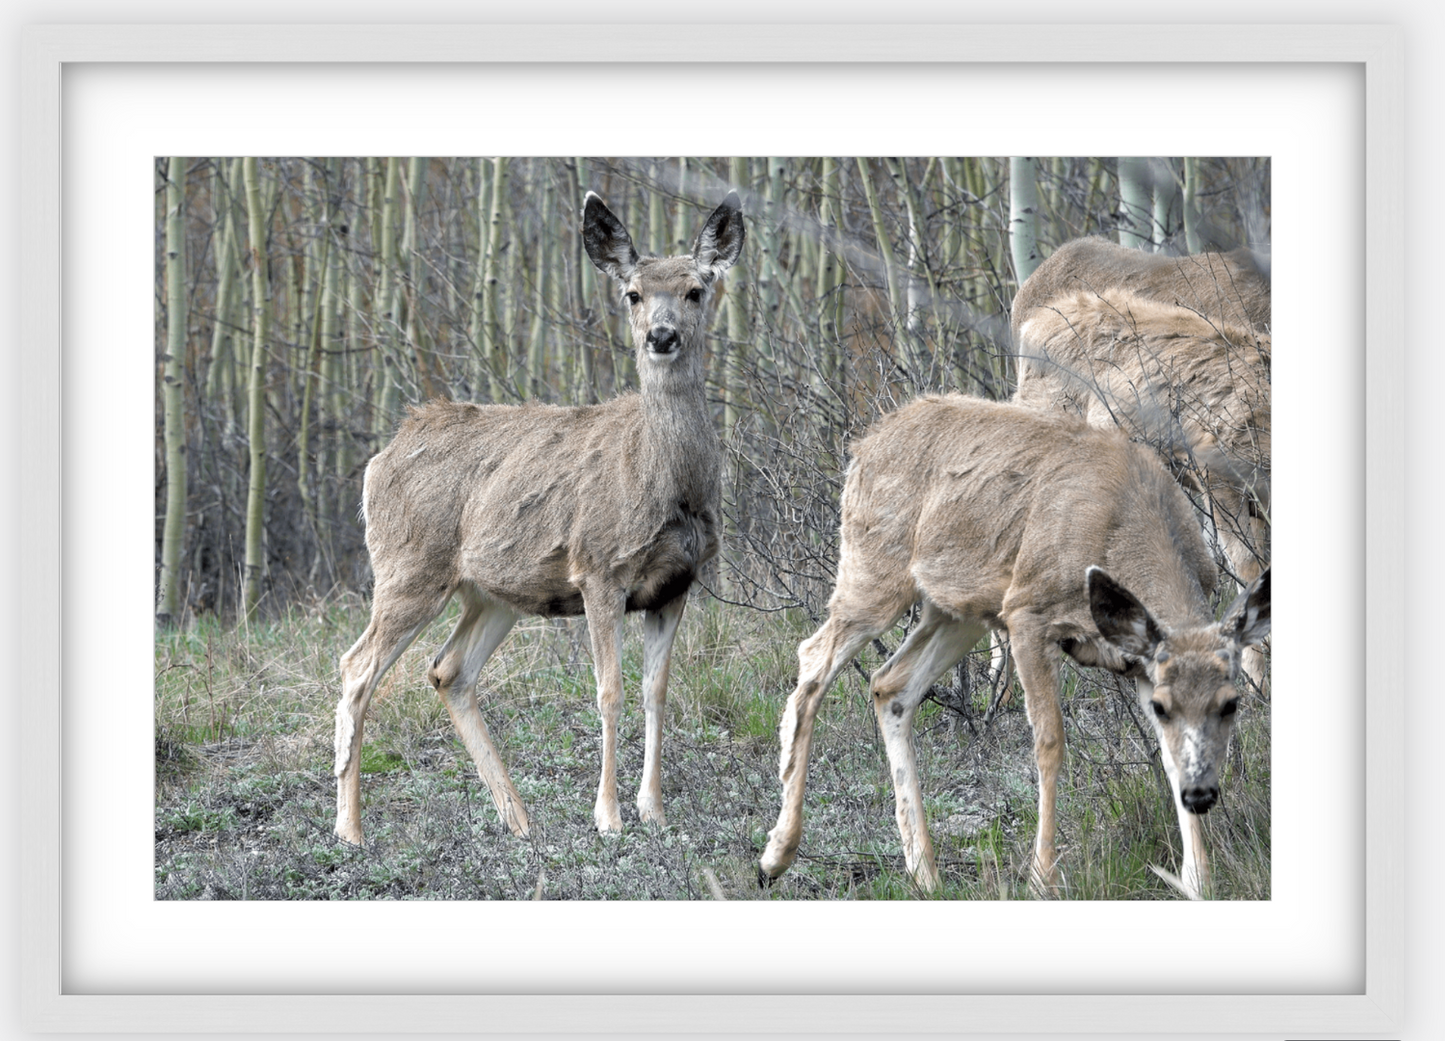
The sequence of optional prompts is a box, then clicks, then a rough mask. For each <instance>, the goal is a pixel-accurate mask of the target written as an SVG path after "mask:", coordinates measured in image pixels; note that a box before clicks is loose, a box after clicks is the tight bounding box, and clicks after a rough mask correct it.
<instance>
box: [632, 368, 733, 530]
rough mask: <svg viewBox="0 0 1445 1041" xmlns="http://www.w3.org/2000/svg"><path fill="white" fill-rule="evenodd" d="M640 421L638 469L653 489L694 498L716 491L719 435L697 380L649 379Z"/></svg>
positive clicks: (669, 494)
mask: <svg viewBox="0 0 1445 1041" xmlns="http://www.w3.org/2000/svg"><path fill="white" fill-rule="evenodd" d="M642 423H643V429H642V453H643V459H642V460H641V462H642V464H643V465H642V469H643V472H644V473H645V474H647V475H648V484H649V485H651V487H652V491H653V494H655V495H659V496H667V497H677V498H680V499H683V500H688V501H694V500H695V501H697V502H698V503H701V502H702V501H706V500H708V499H711V498H713V497H715V496H716V495H717V491H718V475H719V448H718V437H717V431H716V430H714V429H713V425H712V415H711V413H710V412H709V410H708V407H707V397H706V395H705V393H704V391H703V385H702V381H701V380H696V381H694V380H669V379H660V380H653V381H650V382H649V383H648V384H647V385H645V386H644V387H643V390H642Z"/></svg>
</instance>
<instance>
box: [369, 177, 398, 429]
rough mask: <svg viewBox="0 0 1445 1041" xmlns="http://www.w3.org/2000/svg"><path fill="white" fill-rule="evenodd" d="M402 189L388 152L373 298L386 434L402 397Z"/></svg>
mask: <svg viewBox="0 0 1445 1041" xmlns="http://www.w3.org/2000/svg"><path fill="white" fill-rule="evenodd" d="M400 191H401V159H400V158H399V157H397V156H389V157H388V158H387V160H386V187H385V188H384V189H383V191H382V199H381V227H380V229H379V230H380V232H381V239H380V245H379V247H378V250H377V261H378V263H379V264H380V266H381V271H380V275H379V278H378V282H377V290H376V299H374V300H373V301H372V311H373V313H374V314H375V316H376V317H375V319H374V322H375V326H376V335H377V341H378V347H379V348H380V351H379V354H380V362H381V368H380V371H379V372H378V374H377V384H378V385H377V398H376V427H375V429H373V431H372V433H374V434H384V433H386V431H387V430H389V429H390V428H391V426H392V424H393V423H394V422H395V419H396V411H397V407H398V403H399V402H400V400H401V386H400V384H399V382H398V381H399V380H400V379H401V372H400V368H399V366H398V364H397V357H396V355H397V341H398V339H400V337H399V336H398V331H399V330H398V326H397V319H398V316H397V305H398V302H399V300H400V293H399V292H398V291H397V277H396V262H397V258H396V198H397V194H398V193H399V192H400Z"/></svg>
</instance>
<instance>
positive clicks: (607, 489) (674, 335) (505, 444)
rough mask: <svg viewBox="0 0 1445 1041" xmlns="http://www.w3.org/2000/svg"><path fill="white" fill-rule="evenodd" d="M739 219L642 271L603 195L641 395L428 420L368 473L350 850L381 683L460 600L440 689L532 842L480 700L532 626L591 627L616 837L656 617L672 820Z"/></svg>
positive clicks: (347, 677) (340, 764) (344, 781)
mask: <svg viewBox="0 0 1445 1041" xmlns="http://www.w3.org/2000/svg"><path fill="white" fill-rule="evenodd" d="M745 234H746V233H745V231H744V228H743V221H742V210H741V203H740V202H739V200H738V196H737V194H736V193H729V194H728V196H727V198H726V199H724V200H723V202H722V204H721V205H720V206H718V208H717V209H716V210H714V211H713V213H712V215H711V216H710V217H708V219H707V221H706V223H705V224H704V225H703V227H702V230H701V231H700V232H699V233H698V236H697V240H696V242H695V243H694V244H693V250H692V254H691V255H690V256H676V257H639V256H638V254H637V251H636V249H635V248H634V247H633V244H632V239H631V238H630V237H629V236H628V234H627V231H626V229H625V228H624V227H623V226H622V224H621V222H620V221H618V219H617V218H616V217H615V216H613V214H612V212H611V211H610V210H608V209H607V207H606V206H605V205H603V203H602V200H601V199H600V198H598V197H597V196H596V195H595V194H593V193H591V192H589V193H588V194H587V200H586V203H585V206H584V210H583V221H582V238H583V242H584V244H585V246H586V249H587V255H588V256H589V257H590V258H591V259H592V262H593V263H594V264H595V265H596V266H597V267H598V268H599V269H600V270H602V271H603V272H605V273H606V274H608V275H610V276H611V277H612V278H613V279H615V280H616V281H617V282H618V283H619V284H620V286H621V289H622V301H623V304H624V306H625V307H626V309H627V312H628V314H629V316H630V320H631V324H632V339H633V343H634V345H635V347H636V350H637V371H638V375H639V377H640V380H641V384H642V391H641V393H640V394H635V393H634V394H624V395H622V396H620V397H618V398H615V399H614V400H612V401H608V402H604V403H603V404H600V405H590V406H583V407H580V408H562V407H557V406H551V405H536V404H532V405H521V406H512V405H471V404H455V403H452V402H447V401H434V402H432V403H430V404H427V405H424V406H422V407H420V408H416V409H413V410H412V411H411V414H410V416H409V417H408V418H407V420H406V421H405V422H404V423H402V425H401V428H400V429H399V430H398V431H397V434H396V437H395V438H394V439H393V440H392V442H391V444H390V445H388V446H387V447H386V448H385V449H383V450H382V451H381V452H380V453H378V454H377V455H376V457H375V458H373V459H372V460H371V462H370V463H369V464H368V465H367V468H366V476H365V481H364V486H363V515H364V518H365V521H366V545H367V549H368V550H369V551H370V554H371V564H372V570H373V571H374V573H375V578H376V585H375V593H374V598H373V603H372V610H371V623H370V624H369V625H368V626H367V628H366V631H365V632H364V633H363V634H362V636H361V639H360V640H358V641H357V642H356V645H355V646H354V647H352V648H351V649H350V650H349V651H347V652H346V654H345V655H343V656H342V658H341V688H342V689H341V700H340V702H339V704H338V705H337V707H336V778H337V786H336V834H337V835H339V836H340V837H341V838H342V839H345V840H346V841H348V842H354V843H360V842H361V841H362V829H361V774H360V766H361V764H360V755H361V734H362V724H363V720H364V718H365V715H366V708H367V705H368V703H369V702H370V701H371V696H372V692H373V691H374V690H375V689H376V685H377V682H378V681H379V680H380V679H381V676H382V674H383V673H385V672H386V670H387V669H388V668H389V667H390V666H391V665H392V663H393V662H395V661H396V659H397V658H398V657H399V656H400V655H401V653H402V651H404V650H405V649H406V647H407V645H408V644H410V643H411V641H412V640H413V639H415V638H416V636H417V634H418V633H419V632H421V630H422V628H423V627H425V626H426V625H427V623H429V622H430V621H431V620H432V619H433V618H435V617H436V616H437V615H438V614H440V613H441V611H442V609H443V608H444V607H445V606H446V604H447V602H448V601H449V600H450V599H451V598H452V596H454V595H455V596H458V597H460V598H461V602H462V614H461V619H460V620H459V621H458V622H457V626H456V628H455V629H454V630H453V631H452V634H451V636H450V637H449V638H448V639H447V641H446V644H445V645H444V646H443V647H442V649H441V650H440V651H439V652H438V653H437V655H436V657H435V658H434V659H433V660H432V663H431V667H430V669H429V670H428V672H427V677H428V679H429V680H430V681H431V683H432V685H433V686H434V687H436V689H437V693H438V694H440V695H441V698H442V700H443V701H444V702H445V703H446V706H447V710H448V711H449V712H450V713H451V717H452V722H453V723H454V724H455V726H456V728H457V732H458V734H459V735H460V736H461V739H462V742H463V743H464V744H465V745H466V748H467V751H468V752H469V753H470V754H471V757H472V759H473V760H474V761H475V762H476V765H477V771H478V773H479V774H480V775H481V778H482V780H483V781H484V782H486V785H487V788H488V789H489V790H490V792H491V795H492V800H493V801H494V802H495V803H496V806H497V812H498V814H499V815H500V816H501V819H502V822H503V823H504V824H505V825H506V826H507V827H508V828H510V829H511V830H512V832H513V833H514V834H517V835H526V834H527V813H526V810H525V809H524V808H523V806H522V800H521V799H520V798H519V797H518V795H517V792H516V789H514V788H513V787H512V783H511V781H510V780H509V779H508V777H507V771H506V768H505V767H504V766H503V765H502V761H501V759H500V758H499V757H498V755H497V751H496V749H495V748H494V747H493V745H492V741H491V738H490V736H489V735H488V733H487V727H486V724H485V723H484V722H483V721H482V717H481V714H480V713H479V712H478V710H477V699H476V695H475V687H476V683H477V678H478V676H479V675H480V673H481V670H482V665H483V663H484V662H486V660H487V657H488V656H489V655H490V654H491V653H492V651H493V650H494V649H495V648H496V647H497V645H498V644H499V643H501V642H502V638H503V637H505V636H506V634H507V632H508V631H509V630H510V629H511V628H512V624H513V623H514V622H515V621H516V620H517V618H518V616H520V615H523V614H533V615H542V616H544V617H549V618H553V617H558V616H571V615H579V614H585V615H586V616H587V627H588V630H589V632H590V635H591V638H592V658H593V668H594V670H595V672H596V676H597V703H598V708H599V711H600V714H601V717H602V777H601V780H600V781H599V783H598V786H597V802H596V806H595V809H594V810H593V819H594V821H595V822H596V825H597V828H598V830H599V831H603V832H609V831H617V830H619V829H620V828H621V827H622V817H621V815H620V814H619V812H618V808H617V720H618V716H619V714H620V712H621V708H622V671H621V657H622V619H623V615H624V613H626V612H629V611H642V612H644V614H645V616H646V617H645V620H644V623H643V640H644V644H643V675H642V701H643V707H644V711H645V715H646V746H645V747H646V751H645V753H644V758H643V767H642V784H641V787H640V789H639V791H638V795H637V809H638V812H639V813H640V815H641V817H642V819H643V820H644V821H656V822H657V823H659V824H660V823H662V822H663V807H662V783H661V767H660V752H661V745H662V712H663V703H664V698H665V696H666V691H667V673H668V662H669V658H670V655H671V651H672V641H673V636H674V634H675V633H676V632H677V624H678V621H679V619H680V618H681V617H682V611H683V607H684V606H685V604H686V602H687V594H688V589H689V588H690V587H691V586H692V582H693V579H694V577H695V576H696V575H697V573H698V570H699V569H700V568H701V567H702V565H703V564H704V563H706V562H707V561H708V560H710V559H711V558H712V557H713V556H714V555H715V554H716V553H717V548H718V536H717V531H718V513H719V508H718V502H719V494H720V493H719V488H720V448H719V442H718V436H717V433H716V431H715V430H714V429H713V425H712V419H711V416H710V414H709V410H708V403H707V398H706V396H705V395H704V392H703V368H704V367H703V341H704V337H705V334H706V329H707V320H708V316H709V313H710V307H709V305H710V304H711V303H712V302H713V300H714V298H715V297H716V295H717V292H718V290H719V288H720V284H721V283H720V280H721V277H722V275H723V273H724V272H725V271H726V270H727V269H728V268H729V267H730V266H731V265H732V264H733V262H734V261H736V260H737V258H738V256H739V254H740V253H741V252H742V247H743V240H744V238H745Z"/></svg>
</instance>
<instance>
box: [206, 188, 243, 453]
mask: <svg viewBox="0 0 1445 1041" xmlns="http://www.w3.org/2000/svg"><path fill="white" fill-rule="evenodd" d="M221 165H222V164H221V160H219V159H218V160H217V161H216V181H217V184H216V185H215V187H213V188H212V189H211V193H212V196H211V197H212V198H213V199H215V200H217V205H218V206H223V207H224V210H225V216H224V218H222V219H221V221H220V224H221V237H220V240H219V241H218V242H217V244H216V317H215V325H213V326H212V328H211V364H210V367H209V368H208V369H207V372H206V400H207V401H210V402H213V403H216V404H222V403H224V406H225V412H226V422H227V424H228V427H229V425H231V424H234V423H235V417H236V411H235V409H234V408H233V407H229V406H230V405H231V404H232V392H233V387H232V381H231V372H232V361H231V355H232V350H233V340H234V338H235V337H234V333H233V332H232V326H233V325H234V324H235V317H234V315H233V311H234V310H235V283H236V263H235V258H236V207H235V205H234V203H233V201H232V199H233V195H232V193H233V192H234V191H235V189H236V188H237V186H239V185H240V182H241V160H240V159H235V160H233V161H232V163H231V175H230V182H229V184H226V183H224V182H222V180H221ZM218 216H219V211H218Z"/></svg>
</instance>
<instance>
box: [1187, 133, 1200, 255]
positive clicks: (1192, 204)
mask: <svg viewBox="0 0 1445 1041" xmlns="http://www.w3.org/2000/svg"><path fill="white" fill-rule="evenodd" d="M1198 193H1199V161H1198V160H1197V159H1195V158H1194V157H1193V156H1187V157H1186V158H1185V160H1184V248H1185V249H1187V250H1188V251H1189V252H1190V253H1198V252H1199V250H1200V242H1199V194H1198Z"/></svg>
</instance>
